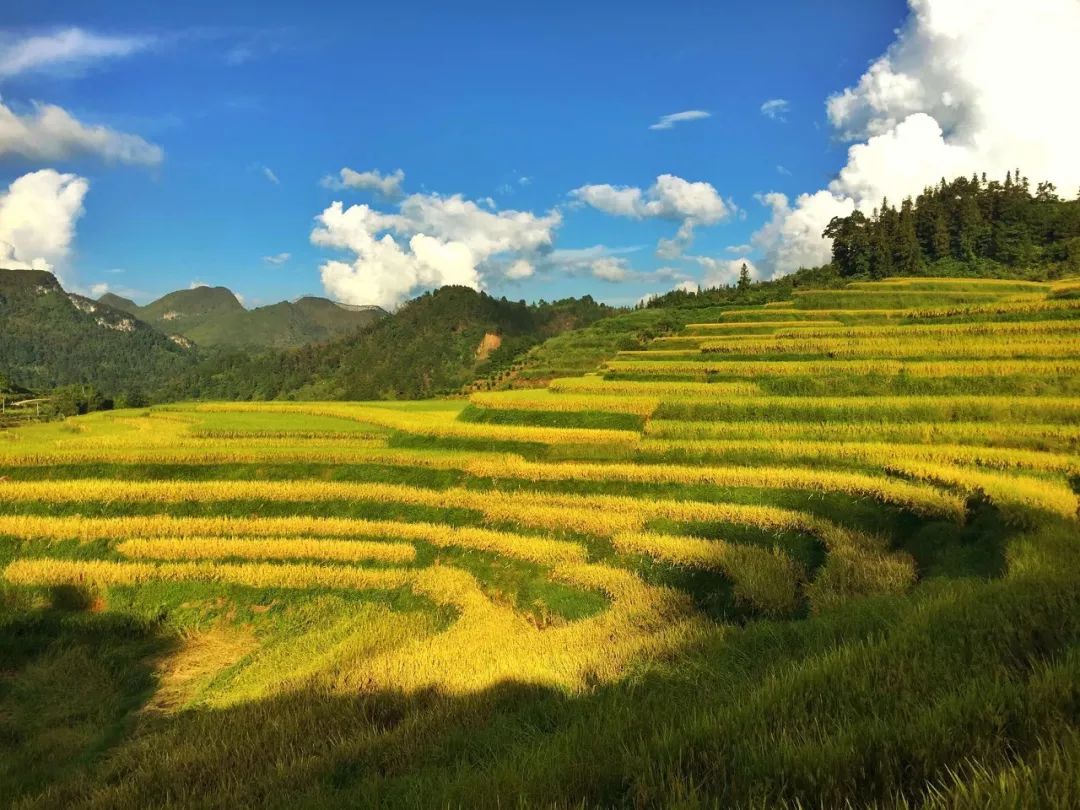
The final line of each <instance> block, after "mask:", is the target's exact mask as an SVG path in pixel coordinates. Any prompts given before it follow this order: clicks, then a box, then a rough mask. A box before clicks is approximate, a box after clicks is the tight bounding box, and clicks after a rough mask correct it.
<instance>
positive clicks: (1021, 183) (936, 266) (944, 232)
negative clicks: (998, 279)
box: [825, 171, 1080, 278]
mask: <svg viewBox="0 0 1080 810" xmlns="http://www.w3.org/2000/svg"><path fill="white" fill-rule="evenodd" d="M825 236H828V237H831V238H832V240H833V248H832V263H833V266H834V267H835V269H836V271H837V273H838V274H839V275H840V276H841V277H844V278H851V277H856V278H887V277H889V276H919V275H937V276H952V275H982V276H994V275H1010V276H1015V275H1022V276H1025V277H1029V278H1048V277H1053V276H1054V275H1055V274H1057V275H1061V274H1065V275H1068V274H1073V273H1076V272H1077V271H1080V199H1075V200H1063V199H1062V198H1061V197H1059V196H1058V193H1057V189H1056V188H1055V187H1054V186H1053V184H1051V183H1039V184H1038V186H1037V187H1036V189H1035V191H1034V192H1032V190H1031V187H1030V184H1029V182H1028V179H1027V178H1026V177H1020V172H1019V171H1017V172H1016V173H1015V174H1014V173H1012V172H1010V173H1009V174H1008V175H1006V177H1005V180H1004V182H1000V181H997V180H990V181H988V180H987V179H986V175H983V176H982V177H977V176H973V177H970V178H965V177H958V178H956V179H955V180H953V181H952V182H951V183H950V182H946V181H945V180H944V179H942V181H941V182H940V183H939V184H938V185H937V186H935V187H933V188H927V189H925V190H924V191H923V193H922V194H920V195H919V196H918V197H916V198H915V199H914V200H912V199H910V198H909V199H906V200H904V201H903V202H902V203H901V204H900V207H899V208H897V207H895V206H894V205H891V204H890V203H889V202H888V200H884V201H882V205H881V208H880V209H878V210H876V211H874V212H873V213H872V214H871V215H870V216H869V217H868V216H866V215H865V214H863V213H861V212H859V211H856V212H854V213H853V214H851V215H850V216H847V217H837V218H835V219H833V221H832V222H831V223H829V226H828V228H826V229H825Z"/></svg>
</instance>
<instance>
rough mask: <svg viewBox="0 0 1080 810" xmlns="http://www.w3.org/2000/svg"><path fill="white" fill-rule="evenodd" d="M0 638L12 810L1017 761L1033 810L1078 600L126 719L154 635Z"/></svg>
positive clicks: (995, 766)
mask: <svg viewBox="0 0 1080 810" xmlns="http://www.w3.org/2000/svg"><path fill="white" fill-rule="evenodd" d="M70 596H71V595H70V594H68V595H67V596H66V597H65V598H70ZM69 604H70V602H69ZM83 607H84V608H85V605H84V606H83ZM1006 627H1007V628H1008V632H1003V631H1002V629H1003V628H1006ZM0 637H2V647H0V649H2V651H3V655H2V659H0V661H2V666H3V672H4V678H3V684H2V691H0V717H2V724H3V725H2V729H3V732H2V738H0V753H2V755H3V756H2V757H0V761H2V762H3V765H2V766H0V768H2V770H0V778H2V780H3V781H0V789H2V790H3V791H4V795H5V796H6V797H7V798H9V799H13V800H14V799H18V798H19V797H22V802H21V803H20V805H19V806H21V807H40V808H52V807H78V806H86V805H93V806H102V807H132V808H135V807H139V808H143V807H160V806H166V805H167V806H171V807H191V806H197V807H207V808H209V807H221V808H234V807H290V808H296V807H301V808H304V807H306V808H316V807H319V808H321V807H335V806H350V807H355V806H365V807H368V806H381V807H432V806H449V807H458V806H470V807H497V806H519V805H520V806H545V807H546V806H559V807H564V806H565V807H569V806H587V807H591V806H642V807H650V806H671V805H672V804H680V803H681V804H682V805H684V806H698V805H710V804H712V803H719V804H720V805H721V806H752V807H760V806H781V805H784V804H789V803H795V802H801V803H802V804H803V805H804V806H830V807H831V806H841V805H843V804H845V802H855V803H858V804H863V803H870V802H877V803H878V804H880V805H881V806H894V804H895V803H896V802H897V799H898V797H904V798H905V801H912V802H914V803H915V804H921V803H923V802H924V801H925V800H926V799H927V798H928V797H927V793H926V790H927V786H928V785H929V784H931V783H937V784H941V785H945V786H946V787H947V785H948V783H949V780H950V779H952V778H954V777H953V776H950V773H952V774H955V775H956V777H955V778H959V779H962V780H966V782H972V783H973V784H975V783H979V780H982V782H984V783H986V784H988V785H990V788H988V789H990V790H991V791H1006V790H1007V789H1008V786H1009V784H1010V782H1009V779H999V777H1000V776H1001V774H1003V773H1005V774H1007V775H1008V774H1011V773H1012V771H1010V769H1012V768H1014V767H1016V766H1017V765H1018V763H1019V764H1024V763H1029V764H1030V767H1029V766H1028V765H1027V764H1025V765H1024V767H1025V768H1028V767H1029V771H1030V780H1029V782H1030V783H1023V782H1021V783H1020V788H1022V789H1023V790H1029V791H1034V792H1031V793H1024V794H1023V795H1024V796H1028V797H1029V798H1032V799H1044V800H1045V801H1042V802H1041V803H1040V802H1038V801H1036V804H1039V806H1048V807H1050V806H1067V801H1068V799H1069V797H1070V795H1072V794H1071V791H1073V790H1074V789H1075V784H1076V777H1077V775H1078V772H1077V768H1078V763H1080V757H1078V756H1077V755H1078V754H1080V735H1078V734H1077V732H1076V724H1075V708H1076V704H1075V699H1076V698H1075V684H1076V683H1077V682H1080V589H1078V587H1077V585H1076V581H1075V577H1069V576H1066V575H1064V574H1063V575H1061V576H1058V577H1044V578H1040V579H1035V578H1031V577H1011V578H1006V579H1000V580H994V581H982V582H980V581H977V580H975V579H974V578H967V577H965V578H962V579H950V578H947V577H941V578H938V579H936V580H933V581H928V582H925V583H924V585H923V586H921V587H920V589H918V590H917V591H916V592H915V593H913V594H911V595H909V596H907V597H902V598H900V597H895V598H884V597H882V598H875V599H865V600H860V601H858V602H854V603H851V604H850V605H848V606H846V607H845V608H844V609H843V610H837V611H833V612H831V613H827V614H824V615H822V616H817V617H812V618H809V619H807V620H805V621H799V622H754V623H751V624H749V625H747V626H746V627H745V628H742V629H739V630H726V631H725V630H718V631H717V632H715V633H710V634H706V635H705V636H703V637H701V638H699V639H698V640H696V641H694V642H693V643H691V644H688V645H687V646H686V647H684V648H683V649H681V650H680V651H679V652H678V653H677V654H676V655H675V656H673V657H672V658H671V659H669V660H667V661H665V662H658V663H657V664H655V665H652V666H648V667H643V668H641V669H640V670H637V671H631V672H630V673H628V674H627V676H626V677H625V678H624V680H623V681H621V682H619V683H616V684H608V685H604V684H597V685H596V686H594V687H593V688H591V689H588V690H587V691H586V692H585V693H584V694H581V695H576V696H575V695H568V694H566V693H564V692H562V691H559V690H552V689H547V688H543V687H538V686H531V685H525V684H520V683H512V682H508V683H503V684H500V685H498V686H496V687H493V688H490V689H487V690H485V691H483V692H480V693H477V694H470V695H445V694H440V693H437V692H435V691H424V692H418V693H414V694H401V693H395V692H381V693H375V694H365V693H343V692H342V691H341V690H340V689H334V688H332V687H330V686H328V685H325V684H322V683H320V682H318V681H312V683H311V685H310V686H307V687H304V688H302V689H299V690H296V691H292V692H289V693H284V694H279V695H276V696H271V697H267V698H265V699H261V700H254V701H250V702H244V703H240V704H237V705H234V706H230V707H228V708H223V709H206V708H194V709H188V710H184V711H179V712H176V713H172V714H168V713H157V712H146V711H143V708H144V707H145V705H146V702H147V699H148V698H149V696H150V692H151V688H152V685H153V675H152V671H153V668H154V666H153V665H154V663H155V662H156V661H158V660H159V659H160V657H161V656H162V655H163V654H166V653H167V652H168V651H169V650H170V644H171V642H170V641H169V640H168V639H166V638H164V637H163V636H162V635H161V634H159V633H158V632H155V630H154V628H153V627H148V626H146V625H139V624H137V623H133V622H131V621H129V620H126V619H123V618H119V617H115V616H110V615H108V614H99V613H94V612H92V610H87V609H82V610H78V611H74V612H72V611H63V610H59V609H57V608H49V609H44V610H39V611H36V612H27V613H24V614H23V615H20V616H17V617H15V618H9V619H6V620H5V621H4V623H3V628H2V636H0ZM463 655H465V654H464V653H463ZM461 665H462V666H468V659H467V657H463V660H462V662H461ZM980 774H982V775H981V776H980ZM1010 778H1012V777H1010ZM987 780H989V781H987ZM984 787H985V785H984ZM973 795H980V794H973ZM988 795H989V799H1001V798H1002V796H1001V795H998V794H996V793H992V794H988ZM1005 798H1007V795H1006V796H1005ZM1073 798H1075V796H1073ZM992 803H993V802H992V801H989V800H988V802H987V803H986V804H983V805H981V806H988V805H989V804H992Z"/></svg>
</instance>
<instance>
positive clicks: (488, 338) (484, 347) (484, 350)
mask: <svg viewBox="0 0 1080 810" xmlns="http://www.w3.org/2000/svg"><path fill="white" fill-rule="evenodd" d="M500 346H502V336H501V335H496V334H495V333H494V332H486V333H485V334H484V338H483V340H481V341H480V345H479V346H477V347H476V357H477V359H478V360H487V359H488V358H489V357H490V356H491V353H492V352H493V351H495V350H496V349H497V348H499V347H500Z"/></svg>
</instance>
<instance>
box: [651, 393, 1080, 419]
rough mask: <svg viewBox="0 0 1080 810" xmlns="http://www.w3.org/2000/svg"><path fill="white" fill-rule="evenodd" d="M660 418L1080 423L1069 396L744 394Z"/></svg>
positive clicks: (663, 412)
mask: <svg viewBox="0 0 1080 810" xmlns="http://www.w3.org/2000/svg"><path fill="white" fill-rule="evenodd" d="M656 415H657V416H658V417H660V418H664V419H716V420H724V421H727V420H742V419H745V420H749V421H769V422H792V421H805V422H849V423H851V422H873V423H879V422H929V421H939V422H976V421H988V422H1028V423H1047V424H1063V425H1076V424H1080V400H1078V399H1074V398H1070V397H979V396H937V397H914V396H901V397H886V396H881V397H743V398H737V399H730V400H719V401H716V402H713V403H709V404H708V405H704V404H702V403H679V402H668V403H664V404H663V405H661V406H660V408H659V409H658V411H657V414H656Z"/></svg>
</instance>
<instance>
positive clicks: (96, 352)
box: [0, 269, 196, 401]
mask: <svg viewBox="0 0 1080 810" xmlns="http://www.w3.org/2000/svg"><path fill="white" fill-rule="evenodd" d="M195 362H196V356H195V354H194V353H193V352H192V351H191V350H190V349H188V348H186V347H185V346H183V345H179V344H178V343H177V342H176V341H173V340H170V339H169V338H168V337H167V336H165V335H163V334H162V333H160V332H158V331H157V330H156V329H153V328H151V327H150V326H148V325H147V324H145V323H143V322H142V321H140V320H138V319H137V318H135V317H132V316H131V315H130V314H128V313H127V312H123V311H121V310H118V309H114V308H112V307H110V306H107V305H105V304H102V303H100V302H97V301H91V300H90V299H88V298H83V297H82V296H79V295H74V294H69V293H67V292H65V291H64V289H63V288H62V287H61V286H60V283H59V282H58V281H57V280H56V277H55V276H54V275H53V274H52V273H47V272H44V271H41V270H2V269H0V376H2V377H4V378H6V379H7V380H9V381H10V383H12V384H13V385H16V386H20V387H22V388H26V389H30V390H34V391H44V390H48V389H52V388H55V387H57V386H63V385H73V384H88V385H92V386H93V387H95V388H96V389H98V390H100V391H104V392H106V393H107V394H108V396H109V397H110V398H112V397H116V398H120V399H123V400H128V401H131V400H138V399H141V398H142V396H143V395H144V393H146V392H149V391H153V390H157V389H159V388H161V387H163V386H164V385H166V384H167V382H168V381H169V380H171V379H173V378H175V377H176V376H177V375H179V374H181V373H182V372H183V371H184V370H186V369H189V368H192V367H194V364H195Z"/></svg>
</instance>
